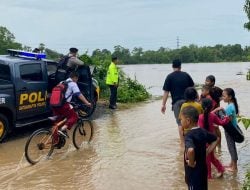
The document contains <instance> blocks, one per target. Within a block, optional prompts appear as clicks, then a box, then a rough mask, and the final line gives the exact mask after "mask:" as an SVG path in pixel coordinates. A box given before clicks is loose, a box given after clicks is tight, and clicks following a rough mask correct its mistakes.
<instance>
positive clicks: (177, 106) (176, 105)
mask: <svg viewBox="0 0 250 190" xmlns="http://www.w3.org/2000/svg"><path fill="white" fill-rule="evenodd" d="M184 102H185V100H178V101H176V102H175V103H174V104H173V106H172V110H173V111H174V116H175V120H176V123H177V125H178V126H181V120H180V118H179V115H180V110H181V105H182V104H183V103H184Z"/></svg>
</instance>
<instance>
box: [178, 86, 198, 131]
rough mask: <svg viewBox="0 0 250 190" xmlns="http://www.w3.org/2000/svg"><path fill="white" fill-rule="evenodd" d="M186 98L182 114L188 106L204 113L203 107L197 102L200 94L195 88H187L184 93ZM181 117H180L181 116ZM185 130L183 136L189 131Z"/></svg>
mask: <svg viewBox="0 0 250 190" xmlns="http://www.w3.org/2000/svg"><path fill="white" fill-rule="evenodd" d="M184 98H185V102H184V103H183V104H182V106H181V110H180V112H181V111H182V110H183V109H184V108H185V107H188V106H192V107H194V108H195V109H196V110H197V111H198V113H199V114H201V113H203V109H202V107H201V104H200V103H199V102H197V100H198V98H199V97H198V92H197V90H196V89H195V88H194V87H188V88H186V90H185V92H184ZM179 117H180V115H179ZM182 129H183V135H185V133H186V132H187V129H184V128H183V127H182Z"/></svg>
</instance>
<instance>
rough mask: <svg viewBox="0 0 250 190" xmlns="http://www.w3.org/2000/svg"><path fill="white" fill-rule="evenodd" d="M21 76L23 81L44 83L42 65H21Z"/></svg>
mask: <svg viewBox="0 0 250 190" xmlns="http://www.w3.org/2000/svg"><path fill="white" fill-rule="evenodd" d="M20 76H21V79H22V80H27V81H42V80H43V75H42V68H41V64H39V63H33V64H25V65H20Z"/></svg>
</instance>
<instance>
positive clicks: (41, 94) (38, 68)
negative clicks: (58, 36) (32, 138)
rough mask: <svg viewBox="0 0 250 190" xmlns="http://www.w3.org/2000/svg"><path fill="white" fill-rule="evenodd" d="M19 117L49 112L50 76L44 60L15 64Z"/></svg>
mask: <svg viewBox="0 0 250 190" xmlns="http://www.w3.org/2000/svg"><path fill="white" fill-rule="evenodd" d="M15 74H16V77H15V80H16V81H15V85H16V88H15V89H16V105H17V118H18V119H22V118H28V117H33V116H36V115H40V114H43V113H45V112H48V110H49V106H48V102H47V87H48V81H47V80H48V77H47V71H46V66H45V64H44V62H42V61H35V60H34V61H28V62H26V63H19V64H16V65H15Z"/></svg>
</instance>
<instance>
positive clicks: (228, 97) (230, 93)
mask: <svg viewBox="0 0 250 190" xmlns="http://www.w3.org/2000/svg"><path fill="white" fill-rule="evenodd" d="M222 98H223V100H224V102H227V103H228V105H227V107H226V108H225V111H226V114H227V115H228V116H229V118H230V121H231V122H232V124H233V126H235V127H236V126H237V119H236V116H237V114H238V113H239V108H238V103H237V99H236V97H235V93H234V90H233V89H232V88H226V89H224V90H223V93H222ZM225 136H226V141H227V147H228V151H229V153H230V156H231V163H230V164H229V166H228V170H229V171H232V172H234V171H237V160H238V154H237V150H236V145H235V141H234V140H233V139H232V137H231V136H230V135H229V134H228V133H227V132H226V131H225Z"/></svg>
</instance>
